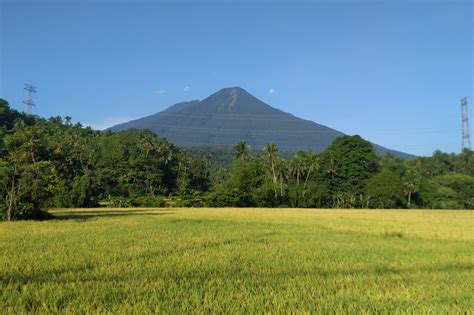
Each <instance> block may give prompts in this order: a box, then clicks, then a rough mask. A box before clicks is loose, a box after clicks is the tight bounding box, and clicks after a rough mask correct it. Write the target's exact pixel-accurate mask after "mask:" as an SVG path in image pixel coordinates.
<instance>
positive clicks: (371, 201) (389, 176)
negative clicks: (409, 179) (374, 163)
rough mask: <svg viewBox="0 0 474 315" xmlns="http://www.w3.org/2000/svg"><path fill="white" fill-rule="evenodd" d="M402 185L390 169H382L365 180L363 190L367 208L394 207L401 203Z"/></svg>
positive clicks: (402, 197)
mask: <svg viewBox="0 0 474 315" xmlns="http://www.w3.org/2000/svg"><path fill="white" fill-rule="evenodd" d="M402 187H403V185H402V182H401V181H400V179H399V178H398V177H397V176H396V175H395V174H394V173H393V172H392V171H390V170H388V169H384V170H382V171H381V172H380V173H378V174H377V175H375V176H373V177H372V178H370V179H369V180H368V181H367V185H366V186H365V189H364V192H365V195H366V200H367V204H366V206H367V207H369V208H396V207H400V206H402V205H403V202H402V201H403V199H404V196H403V189H402Z"/></svg>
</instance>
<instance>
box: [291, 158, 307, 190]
mask: <svg viewBox="0 0 474 315" xmlns="http://www.w3.org/2000/svg"><path fill="white" fill-rule="evenodd" d="M304 169H305V165H304V152H302V151H300V152H298V153H297V154H296V155H295V156H294V157H293V160H291V162H290V174H291V175H292V176H293V177H295V178H296V184H297V186H299V185H300V178H301V177H302V176H303V175H304Z"/></svg>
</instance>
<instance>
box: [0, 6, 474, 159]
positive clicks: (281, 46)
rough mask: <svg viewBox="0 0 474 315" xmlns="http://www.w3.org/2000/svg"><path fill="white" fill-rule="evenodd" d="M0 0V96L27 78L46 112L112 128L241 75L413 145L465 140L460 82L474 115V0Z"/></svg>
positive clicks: (18, 100)
mask: <svg viewBox="0 0 474 315" xmlns="http://www.w3.org/2000/svg"><path fill="white" fill-rule="evenodd" d="M0 2H1V7H0V10H1V12H0V21H1V22H0V27H1V28H0V39H1V42H0V44H1V49H0V73H1V76H0V97H3V98H5V99H7V100H8V101H9V102H10V104H11V106H12V107H13V108H17V109H20V110H23V109H24V107H23V104H22V100H23V99H24V98H25V91H24V90H23V83H25V82H28V83H32V84H33V85H36V86H37V87H38V94H37V96H36V98H35V101H36V103H37V105H38V106H37V107H36V108H35V109H34V112H35V113H36V114H38V115H41V116H47V117H49V116H53V115H54V116H55V115H61V116H66V115H69V116H72V117H73V119H74V120H75V121H81V122H82V123H85V124H90V125H92V126H95V127H97V128H105V127H108V126H110V125H113V124H115V123H118V122H123V121H126V120H129V119H132V118H138V117H142V116H145V115H149V114H152V113H156V112H159V111H161V110H163V109H165V108H166V107H168V106H170V105H172V104H175V103H177V102H180V101H184V100H190V99H203V98H205V97H206V96H208V95H209V94H211V93H213V92H215V91H217V90H219V89H220V88H223V87H229V86H241V87H243V88H245V89H246V90H247V91H249V92H250V93H251V94H253V95H255V96H257V97H258V98H260V99H262V100H263V101H265V102H267V103H269V104H271V105H272V106H274V107H277V108H279V109H282V110H284V111H287V112H291V113H293V114H295V115H296V116H299V117H302V118H305V119H310V120H313V121H316V122H318V123H321V124H324V125H327V126H330V127H332V128H335V129H338V130H340V131H342V132H345V133H347V134H360V135H361V136H363V137H364V138H366V139H369V140H370V141H373V142H375V143H378V144H381V145H383V146H386V147H389V148H392V149H397V150H401V151H405V152H408V153H413V154H419V155H430V154H431V153H432V152H433V151H434V150H435V149H441V150H443V151H447V152H458V151H460V147H461V112H460V99H461V97H462V96H467V97H468V102H469V105H470V113H471V115H470V118H471V125H474V117H473V115H472V113H473V112H474V93H473V90H474V88H473V72H474V62H473V52H474V49H473V45H474V38H473V36H474V31H473V29H474V24H473V15H474V12H473V10H474V8H473V4H472V1H451V0H444V1H430V0H411V1H408V0H393V1H390V0H385V1H384V0H379V1H375V0H373V1H372V0H371V1H356V0H346V1H343V0H335V1H329V0H327V1H322V0H321V1H258V0H256V1H225V0H222V1H179V0H178V1H140V0H138V1H131V0H130V1H120V0H118V1H112V0H98V1H92V0H84V1H74V0H63V1H42V0H35V1H23V0H0ZM270 91H273V92H271V93H270ZM472 129H473V128H471V131H472Z"/></svg>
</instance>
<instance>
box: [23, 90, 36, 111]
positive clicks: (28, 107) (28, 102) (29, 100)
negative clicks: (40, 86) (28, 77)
mask: <svg viewBox="0 0 474 315" xmlns="http://www.w3.org/2000/svg"><path fill="white" fill-rule="evenodd" d="M24 89H25V90H26V91H27V92H28V94H27V95H26V100H24V101H23V103H24V104H25V105H26V113H27V114H28V115H31V114H33V106H36V104H35V102H34V101H33V93H36V87H35V86H33V85H31V84H28V83H25V87H24Z"/></svg>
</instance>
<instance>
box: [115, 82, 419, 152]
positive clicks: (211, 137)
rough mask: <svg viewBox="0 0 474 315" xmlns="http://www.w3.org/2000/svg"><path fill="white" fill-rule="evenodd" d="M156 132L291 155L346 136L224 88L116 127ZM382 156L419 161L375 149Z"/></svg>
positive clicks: (182, 140)
mask: <svg viewBox="0 0 474 315" xmlns="http://www.w3.org/2000/svg"><path fill="white" fill-rule="evenodd" d="M130 128H137V129H150V130H151V131H153V132H155V133H156V134H157V135H158V136H161V137H165V138H167V139H168V140H170V141H171V142H173V143H176V144H178V145H183V146H188V147H190V146H198V145H208V146H209V145H211V146H213V145H234V144H235V143H237V142H238V141H240V140H245V141H246V142H247V143H248V144H249V145H250V146H251V147H252V148H255V149H260V148H263V147H264V146H265V145H266V144H267V143H269V142H274V143H275V144H277V146H278V147H279V148H281V149H283V150H286V151H293V152H296V151H298V150H308V149H313V150H314V151H316V152H321V151H323V150H324V149H325V148H326V147H328V146H329V145H330V144H331V143H332V142H333V140H334V139H336V138H337V137H340V136H343V135H344V133H342V132H340V131H337V130H334V129H331V128H329V127H326V126H323V125H320V124H317V123H315V122H313V121H310V120H305V119H301V118H298V117H295V116H293V115H291V114H289V113H286V112H283V111H281V110H279V109H276V108H273V107H271V106H270V105H268V104H266V103H264V102H262V101H260V100H259V99H257V98H256V97H254V96H252V95H251V94H249V93H248V92H247V91H245V90H244V89H242V88H239V87H233V88H225V89H222V90H220V91H218V92H216V93H214V94H212V95H211V96H209V97H208V98H206V99H204V100H202V101H199V100H193V101H189V102H183V103H178V104H175V105H173V106H171V107H169V108H167V109H166V110H164V111H161V112H159V113H157V114H154V115H151V116H147V117H144V118H140V119H136V120H132V121H129V122H126V123H123V124H119V125H116V126H113V127H111V128H110V130H112V131H122V130H126V129H130ZM374 147H375V149H376V150H377V152H378V153H380V154H385V153H387V152H391V153H392V154H394V155H395V156H399V157H402V158H413V157H414V156H412V155H409V154H406V153H402V152H398V151H394V150H390V149H387V148H384V147H381V146H379V145H376V144H374Z"/></svg>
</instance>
